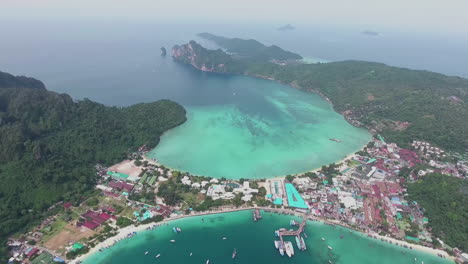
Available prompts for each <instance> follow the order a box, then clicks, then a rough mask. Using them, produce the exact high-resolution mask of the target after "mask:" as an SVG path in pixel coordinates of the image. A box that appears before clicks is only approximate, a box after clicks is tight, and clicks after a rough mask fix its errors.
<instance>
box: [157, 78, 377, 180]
mask: <svg viewBox="0 0 468 264" xmlns="http://www.w3.org/2000/svg"><path fill="white" fill-rule="evenodd" d="M200 74H201V75H202V76H203V77H202V78H201V83H200V85H197V86H195V87H194V88H193V89H195V91H194V92H193V93H197V95H196V96H194V97H193V98H192V99H193V100H192V101H191V102H187V103H184V102H182V104H183V105H184V106H185V107H186V108H187V111H188V120H187V122H186V123H185V124H183V125H182V126H180V127H177V128H175V129H173V130H170V131H168V132H166V134H165V135H164V136H163V137H162V138H161V142H160V143H159V145H158V146H157V147H156V149H154V150H153V151H152V152H151V153H150V154H149V156H150V157H152V158H156V159H158V160H159V161H160V162H161V163H162V164H163V165H165V166H168V167H171V168H174V169H178V170H182V171H188V172H190V173H193V174H196V175H204V176H211V177H217V178H221V177H226V178H230V179H239V178H253V179H258V178H271V177H275V176H283V175H287V174H295V173H300V172H304V171H308V170H311V169H314V168H318V167H320V166H322V165H326V164H328V163H332V162H336V161H338V160H340V159H342V158H344V157H345V156H346V155H348V154H350V153H353V152H355V151H357V150H358V149H360V148H361V147H362V146H363V145H364V144H366V143H367V142H368V141H369V140H370V135H369V133H368V132H367V131H365V130H364V129H359V128H356V127H353V126H352V125H350V124H348V123H347V122H346V121H345V120H344V119H343V117H342V116H341V115H339V114H338V113H336V112H334V110H333V109H332V106H331V105H330V104H329V103H328V102H327V101H326V100H324V99H323V98H322V97H320V96H319V95H318V94H315V93H309V92H303V91H300V90H297V89H294V88H292V87H289V86H286V85H282V84H279V83H276V82H274V81H269V80H262V79H255V78H250V77H245V76H232V75H220V74H211V73H200ZM330 138H337V139H340V140H341V141H342V142H340V143H337V142H334V141H331V140H330Z"/></svg>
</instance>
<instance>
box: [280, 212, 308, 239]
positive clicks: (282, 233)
mask: <svg viewBox="0 0 468 264" xmlns="http://www.w3.org/2000/svg"><path fill="white" fill-rule="evenodd" d="M306 223H307V218H306V217H304V218H303V219H302V222H301V224H300V225H299V228H298V229H297V230H293V231H290V230H279V237H280V239H281V242H283V236H300V235H301V233H302V232H304V228H305V225H306Z"/></svg>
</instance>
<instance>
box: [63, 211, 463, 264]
mask: <svg viewBox="0 0 468 264" xmlns="http://www.w3.org/2000/svg"><path fill="white" fill-rule="evenodd" d="M252 209H260V210H266V211H270V212H274V213H286V214H293V215H296V216H299V217H304V214H302V213H299V212H295V211H291V210H287V209H276V208H269V207H240V208H229V209H222V210H219V211H207V212H201V213H194V214H190V215H181V216H175V217H170V218H166V219H164V220H163V221H161V222H158V223H150V224H145V225H139V226H134V225H131V226H128V227H125V228H122V229H120V230H119V231H118V234H117V235H116V236H113V237H110V238H108V239H106V240H104V241H103V242H100V243H98V244H97V245H96V246H95V247H93V248H91V249H90V250H89V252H88V253H86V254H84V255H81V256H79V257H77V258H76V259H74V260H72V261H71V262H70V264H76V263H79V261H84V260H86V258H88V257H90V256H91V255H93V254H96V253H98V252H99V249H100V248H103V247H107V246H112V245H114V243H115V241H117V240H122V239H125V238H126V237H127V235H128V234H130V233H132V232H140V231H146V229H147V228H149V227H152V226H161V225H166V224H168V223H169V222H171V221H174V220H177V219H184V218H190V217H195V216H202V215H212V214H222V213H230V212H238V211H245V210H252ZM308 220H312V221H319V222H322V223H324V224H333V225H339V226H341V227H344V228H348V229H351V228H350V227H347V226H346V225H344V224H342V223H340V222H339V221H335V220H328V219H322V218H317V217H309V218H308ZM352 230H354V231H356V232H359V233H361V234H362V235H370V236H371V237H369V238H371V239H372V238H374V239H377V240H382V239H383V240H384V241H385V242H387V243H389V241H391V242H392V244H393V245H399V246H403V245H406V246H407V247H408V248H410V247H412V248H413V250H419V251H422V252H424V253H428V254H432V255H435V256H438V255H439V254H440V255H442V256H444V257H445V258H447V259H452V260H453V261H455V259H454V258H453V257H452V256H450V255H448V253H447V252H445V251H443V250H439V249H433V248H429V247H425V246H422V245H417V244H411V243H408V242H406V241H401V240H398V239H395V238H391V237H386V236H380V235H378V234H367V233H364V232H362V231H359V230H355V229H352ZM117 243H118V242H117Z"/></svg>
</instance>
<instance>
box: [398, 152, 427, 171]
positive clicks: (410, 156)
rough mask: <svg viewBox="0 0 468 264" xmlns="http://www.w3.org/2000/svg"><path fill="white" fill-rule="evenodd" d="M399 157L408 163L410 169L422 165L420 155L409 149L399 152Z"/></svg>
mask: <svg viewBox="0 0 468 264" xmlns="http://www.w3.org/2000/svg"><path fill="white" fill-rule="evenodd" d="M398 155H400V158H401V159H402V160H404V161H406V162H407V163H408V167H410V168H411V167H414V166H415V165H416V164H419V163H421V162H422V161H421V160H420V159H419V157H418V154H416V152H414V151H411V150H409V149H403V148H402V149H400V150H399V151H398Z"/></svg>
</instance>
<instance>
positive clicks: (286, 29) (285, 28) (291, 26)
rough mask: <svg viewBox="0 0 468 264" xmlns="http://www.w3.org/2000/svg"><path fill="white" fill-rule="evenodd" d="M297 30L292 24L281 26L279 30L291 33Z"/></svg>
mask: <svg viewBox="0 0 468 264" xmlns="http://www.w3.org/2000/svg"><path fill="white" fill-rule="evenodd" d="M294 29H296V28H295V27H294V26H293V25H291V24H286V25H284V26H281V27H279V28H278V30H279V31H291V30H294Z"/></svg>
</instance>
